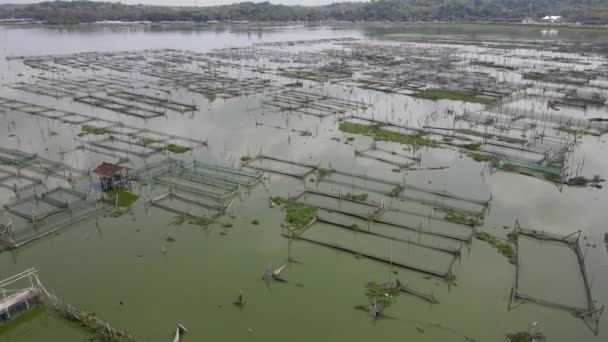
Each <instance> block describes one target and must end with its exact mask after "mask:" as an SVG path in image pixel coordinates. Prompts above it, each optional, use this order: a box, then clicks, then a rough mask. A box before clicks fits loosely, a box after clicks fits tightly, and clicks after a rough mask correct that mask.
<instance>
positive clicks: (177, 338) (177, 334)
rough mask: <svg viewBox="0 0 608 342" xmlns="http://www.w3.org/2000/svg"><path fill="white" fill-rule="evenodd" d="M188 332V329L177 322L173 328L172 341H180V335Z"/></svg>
mask: <svg viewBox="0 0 608 342" xmlns="http://www.w3.org/2000/svg"><path fill="white" fill-rule="evenodd" d="M187 333H188V329H186V328H185V327H184V326H183V325H181V324H180V323H177V328H176V329H175V337H174V338H173V342H180V341H181V340H182V337H183V336H184V335H185V334H187Z"/></svg>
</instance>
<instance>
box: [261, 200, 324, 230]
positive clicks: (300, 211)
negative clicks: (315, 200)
mask: <svg viewBox="0 0 608 342" xmlns="http://www.w3.org/2000/svg"><path fill="white" fill-rule="evenodd" d="M270 201H271V203H275V204H277V205H281V206H283V208H284V209H285V212H286V215H285V221H286V222H287V223H289V225H290V226H291V227H293V228H295V229H300V228H302V227H305V226H306V225H307V224H309V223H310V222H311V221H312V220H313V218H314V215H315V213H316V212H317V210H318V209H319V208H317V207H313V206H309V205H306V204H301V203H295V202H292V201H290V200H287V199H284V198H282V197H279V196H275V197H271V198H270Z"/></svg>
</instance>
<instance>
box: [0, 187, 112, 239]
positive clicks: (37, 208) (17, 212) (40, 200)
mask: <svg viewBox="0 0 608 342" xmlns="http://www.w3.org/2000/svg"><path fill="white" fill-rule="evenodd" d="M96 200H97V198H95V199H93V198H92V197H90V196H89V194H86V193H81V192H79V191H74V190H72V189H67V188H62V187H58V188H55V189H52V190H50V191H48V192H45V193H42V194H36V193H34V194H32V195H29V196H27V197H23V198H21V199H18V200H17V201H15V202H12V203H9V204H7V205H6V206H5V209H6V215H9V217H10V222H11V224H10V225H7V226H5V227H4V228H3V229H2V230H1V231H0V243H2V244H4V245H6V246H8V247H9V248H18V247H21V246H23V245H25V244H27V243H29V242H32V241H34V240H37V239H39V238H42V237H44V236H47V235H49V234H52V233H54V232H56V231H58V230H60V229H63V228H65V227H67V226H70V225H72V224H74V223H76V222H79V221H81V220H84V219H87V218H89V217H92V216H95V215H97V214H99V213H101V212H102V211H103V207H101V206H97V205H96Z"/></svg>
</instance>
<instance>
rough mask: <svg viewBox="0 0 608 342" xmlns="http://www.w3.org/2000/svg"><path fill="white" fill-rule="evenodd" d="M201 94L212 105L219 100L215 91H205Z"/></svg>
mask: <svg viewBox="0 0 608 342" xmlns="http://www.w3.org/2000/svg"><path fill="white" fill-rule="evenodd" d="M201 93H202V94H203V96H204V97H205V98H206V99H207V100H209V102H210V103H213V101H215V100H216V99H217V94H216V93H215V92H214V91H211V90H205V91H203V92H201Z"/></svg>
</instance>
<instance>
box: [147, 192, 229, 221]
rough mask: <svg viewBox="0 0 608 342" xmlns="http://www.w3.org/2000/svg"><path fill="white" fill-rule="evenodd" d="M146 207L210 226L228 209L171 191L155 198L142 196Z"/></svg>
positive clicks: (227, 207)
mask: <svg viewBox="0 0 608 342" xmlns="http://www.w3.org/2000/svg"><path fill="white" fill-rule="evenodd" d="M144 198H145V202H146V205H147V206H154V207H157V208H160V209H163V210H166V211H168V212H172V213H175V214H177V215H184V216H186V217H189V218H193V219H196V220H198V221H200V222H201V223H202V224H210V223H213V222H215V221H216V219H217V218H218V217H220V216H222V215H225V214H226V212H227V211H228V209H229V207H230V203H227V204H226V205H217V204H215V203H210V202H208V201H204V200H201V199H195V198H192V197H187V196H184V195H182V194H179V193H177V192H175V191H173V190H171V189H170V190H169V192H167V193H165V194H163V195H160V196H158V197H155V198H151V199H150V198H148V197H147V196H144Z"/></svg>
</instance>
